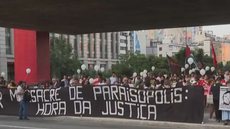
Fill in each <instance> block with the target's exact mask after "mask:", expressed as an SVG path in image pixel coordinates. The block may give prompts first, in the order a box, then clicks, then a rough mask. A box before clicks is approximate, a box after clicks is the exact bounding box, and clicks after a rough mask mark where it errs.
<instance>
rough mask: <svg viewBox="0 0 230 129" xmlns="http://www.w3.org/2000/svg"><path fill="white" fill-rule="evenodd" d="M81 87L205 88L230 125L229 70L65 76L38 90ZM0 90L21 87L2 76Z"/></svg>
mask: <svg viewBox="0 0 230 129" xmlns="http://www.w3.org/2000/svg"><path fill="white" fill-rule="evenodd" d="M77 85H82V86H85V85H92V86H100V85H123V86H127V87H135V88H139V89H164V88H172V87H182V86H201V87H203V88H204V98H205V101H204V105H205V106H207V105H209V107H210V119H212V118H213V114H214V113H215V118H216V120H217V121H221V120H223V121H225V122H224V124H228V121H229V120H230V111H220V110H219V96H220V86H228V87H230V72H229V71H226V72H224V73H223V72H221V71H218V72H217V73H216V74H211V75H208V74H206V75H204V76H201V75H200V74H195V73H191V74H184V75H180V76H178V75H176V74H172V75H166V74H164V75H163V74H159V75H154V74H151V73H147V74H146V76H144V77H143V76H140V75H133V76H132V77H122V78H121V77H118V76H117V75H116V73H112V76H111V77H109V78H105V77H103V76H101V75H100V74H98V75H96V76H95V77H94V78H91V77H89V76H84V75H82V76H79V75H78V76H77V75H73V76H66V75H64V76H63V78H62V79H58V78H52V81H50V82H45V83H41V84H38V85H36V86H35V87H34V88H59V87H69V86H77ZM0 87H7V88H17V84H16V83H15V82H14V81H10V82H9V83H8V84H7V83H6V81H5V80H4V78H3V77H1V78H0ZM229 103H230V102H229Z"/></svg>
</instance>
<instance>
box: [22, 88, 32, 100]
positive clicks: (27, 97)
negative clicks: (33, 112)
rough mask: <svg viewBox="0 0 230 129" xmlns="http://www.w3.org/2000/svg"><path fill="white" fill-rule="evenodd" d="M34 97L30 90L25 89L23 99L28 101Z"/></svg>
mask: <svg viewBox="0 0 230 129" xmlns="http://www.w3.org/2000/svg"><path fill="white" fill-rule="evenodd" d="M31 99H32V97H31V94H30V92H29V91H28V90H26V91H25V93H24V95H23V100H24V101H26V102H29V101H30V100H31Z"/></svg>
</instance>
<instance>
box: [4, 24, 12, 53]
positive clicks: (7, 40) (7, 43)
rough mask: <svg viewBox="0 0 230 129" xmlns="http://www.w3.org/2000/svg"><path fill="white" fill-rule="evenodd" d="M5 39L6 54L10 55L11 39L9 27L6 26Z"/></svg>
mask: <svg viewBox="0 0 230 129" xmlns="http://www.w3.org/2000/svg"><path fill="white" fill-rule="evenodd" d="M5 39H6V54H7V55H12V54H13V53H12V42H11V41H12V40H11V29H10V28H6V29H5Z"/></svg>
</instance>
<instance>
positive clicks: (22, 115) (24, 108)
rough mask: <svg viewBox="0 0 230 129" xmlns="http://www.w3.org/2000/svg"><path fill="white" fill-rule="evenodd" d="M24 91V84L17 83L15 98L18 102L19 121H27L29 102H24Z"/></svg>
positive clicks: (21, 82)
mask: <svg viewBox="0 0 230 129" xmlns="http://www.w3.org/2000/svg"><path fill="white" fill-rule="evenodd" d="M25 91H26V83H25V82H23V81H19V83H18V87H17V90H16V98H17V101H18V102H19V120H23V119H24V120H29V119H28V117H27V116H28V104H29V102H27V101H25V100H24V98H23V97H24V93H25Z"/></svg>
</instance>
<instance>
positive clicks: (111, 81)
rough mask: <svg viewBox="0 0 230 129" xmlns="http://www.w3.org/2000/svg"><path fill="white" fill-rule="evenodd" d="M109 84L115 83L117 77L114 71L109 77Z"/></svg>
mask: <svg viewBox="0 0 230 129" xmlns="http://www.w3.org/2000/svg"><path fill="white" fill-rule="evenodd" d="M109 81H110V84H111V85H114V84H116V83H117V81H118V79H117V76H116V74H115V73H113V74H112V76H111V77H110V78H109Z"/></svg>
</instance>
